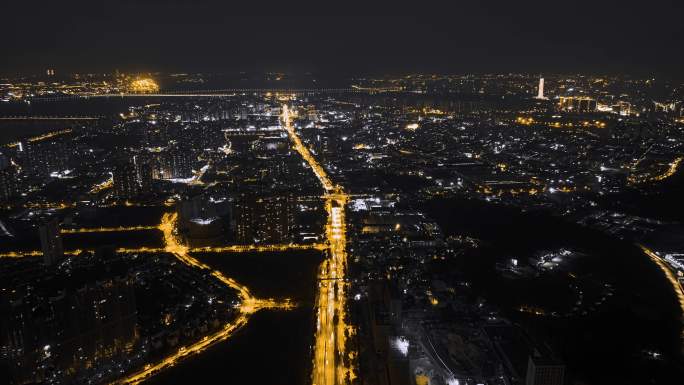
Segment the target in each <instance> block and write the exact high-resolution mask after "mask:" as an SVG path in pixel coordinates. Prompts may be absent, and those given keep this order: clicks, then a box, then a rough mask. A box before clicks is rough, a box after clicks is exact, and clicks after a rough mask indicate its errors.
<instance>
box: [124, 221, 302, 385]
mask: <svg viewBox="0 0 684 385" xmlns="http://www.w3.org/2000/svg"><path fill="white" fill-rule="evenodd" d="M177 220H178V215H177V214H175V213H173V214H171V213H166V214H164V216H163V217H162V220H161V223H160V224H159V230H161V231H162V233H163V234H164V244H165V246H164V251H166V252H168V253H171V254H173V255H174V256H176V258H178V259H179V260H180V261H182V262H183V263H185V264H187V265H189V266H192V267H195V268H198V269H201V270H205V271H208V272H209V273H210V274H211V275H212V276H213V277H214V278H216V279H218V280H219V281H221V282H222V283H223V284H225V285H226V286H228V287H230V288H232V289H234V290H236V291H237V292H238V296H239V297H240V306H239V307H238V308H237V309H236V310H237V311H238V315H237V317H236V318H235V319H234V320H233V321H231V322H228V323H226V324H225V325H224V326H223V328H221V330H219V331H218V332H216V333H214V334H210V335H207V336H204V337H203V338H202V339H201V340H200V341H198V342H195V343H194V344H191V345H189V346H182V347H180V348H179V349H178V350H177V351H176V352H174V353H172V354H171V355H169V356H168V357H166V358H163V359H161V360H160V361H158V362H156V363H153V364H147V365H145V367H144V368H143V369H142V370H140V371H138V372H136V373H133V374H130V375H128V376H127V377H125V378H122V379H121V380H119V381H117V382H115V383H116V384H138V383H140V382H142V381H144V380H146V379H148V378H150V377H152V376H153V375H155V374H157V373H158V372H160V371H161V370H164V369H167V368H169V367H172V366H174V365H175V364H177V363H178V362H179V361H181V360H183V359H186V358H188V357H191V356H194V355H196V354H199V353H201V352H202V351H204V350H206V349H207V348H209V347H210V346H212V345H214V344H216V343H217V342H220V341H224V340H226V339H227V338H229V337H230V336H232V335H233V334H234V333H235V332H236V331H237V330H239V329H240V328H242V327H243V326H245V325H246V324H247V321H248V320H249V317H250V316H251V315H252V314H254V313H255V312H257V311H258V310H261V309H265V308H279V309H290V308H292V306H293V304H292V303H291V302H290V301H289V300H285V301H276V300H273V299H257V298H255V297H253V296H252V294H251V293H250V292H249V289H248V288H247V287H246V286H243V285H240V284H239V283H237V282H236V281H235V280H233V279H232V278H228V277H226V276H225V275H224V274H223V273H221V272H220V271H218V270H213V269H212V268H210V267H209V266H208V265H206V264H204V263H202V262H200V261H199V260H197V259H195V258H194V257H192V256H190V250H189V248H188V247H187V246H184V245H182V244H181V243H180V242H178V240H177V238H176V235H175V234H174V230H175V228H176V222H177Z"/></svg>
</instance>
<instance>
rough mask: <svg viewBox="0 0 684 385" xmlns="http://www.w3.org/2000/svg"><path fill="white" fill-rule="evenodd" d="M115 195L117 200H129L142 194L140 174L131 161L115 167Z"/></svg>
mask: <svg viewBox="0 0 684 385" xmlns="http://www.w3.org/2000/svg"><path fill="white" fill-rule="evenodd" d="M112 174H113V177H114V194H115V196H116V198H117V199H129V198H133V197H135V196H138V195H139V194H140V192H141V187H140V183H138V173H137V171H136V168H135V165H134V164H133V163H132V162H130V161H127V160H126V161H122V162H120V163H118V164H117V165H116V166H114V171H113V173H112Z"/></svg>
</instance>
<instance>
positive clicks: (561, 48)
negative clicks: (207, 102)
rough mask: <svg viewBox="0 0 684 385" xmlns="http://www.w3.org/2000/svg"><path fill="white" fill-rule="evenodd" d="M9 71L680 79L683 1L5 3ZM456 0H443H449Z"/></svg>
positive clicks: (3, 63)
mask: <svg viewBox="0 0 684 385" xmlns="http://www.w3.org/2000/svg"><path fill="white" fill-rule="evenodd" d="M2 3H3V4H2V5H0V14H1V15H2V16H3V17H2V22H1V23H0V30H1V31H2V38H0V49H1V50H2V52H3V59H2V60H0V73H4V74H9V75H11V74H15V73H31V72H36V71H44V70H45V69H46V68H55V69H57V70H58V71H59V72H62V73H64V72H70V71H113V70H114V69H120V70H123V71H218V72H220V71H236V70H246V71H253V70H281V71H291V72H304V71H313V72H319V73H329V74H344V75H347V74H365V73H369V74H378V73H405V72H412V71H434V72H443V73H461V72H489V71H495V72H508V71H515V72H529V73H532V72H534V73H537V72H539V73H544V72H545V73H549V72H569V73H579V72H584V73H598V74H604V73H609V74H610V73H618V74H619V73H632V74H636V75H665V76H668V77H677V78H681V77H682V76H683V75H682V72H683V71H682V68H684V22H683V21H682V20H683V17H684V2H683V1H664V0H653V1H639V2H634V1H602V0H594V1H585V0H574V1H545V2H541V1H526V2H525V4H524V5H521V4H520V3H521V1H468V2H467V3H468V4H467V5H465V4H460V3H465V2H462V1H448V3H454V5H450V6H444V5H439V3H437V2H426V1H416V2H414V3H413V4H411V5H410V6H409V5H401V6H400V5H397V4H396V3H394V4H393V3H391V2H384V3H383V4H384V5H379V4H378V5H369V3H370V1H345V2H337V1H336V2H331V1H327V2H324V1H319V2H309V4H308V5H302V4H301V3H298V4H297V5H294V3H280V4H277V5H276V4H274V3H272V2H263V1H251V2H248V4H249V5H240V6H238V5H236V4H233V3H234V2H233V1H223V2H212V3H203V5H197V4H195V5H192V4H190V2H178V1H177V2H169V1H147V2H144V4H141V2H133V1H90V2H73V1H50V2H49V5H48V4H40V3H48V2H35V1H21V2H14V1H3V2H2ZM444 3H447V1H444Z"/></svg>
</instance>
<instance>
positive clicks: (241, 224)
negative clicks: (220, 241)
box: [235, 194, 295, 243]
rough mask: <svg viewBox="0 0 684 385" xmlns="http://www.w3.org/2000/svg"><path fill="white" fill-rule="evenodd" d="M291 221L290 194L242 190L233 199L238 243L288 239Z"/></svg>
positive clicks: (283, 240)
mask: <svg viewBox="0 0 684 385" xmlns="http://www.w3.org/2000/svg"><path fill="white" fill-rule="evenodd" d="M294 221H295V218H294V200H293V198H292V197H291V196H271V197H257V196H254V195H249V194H244V195H242V196H240V197H239V198H238V199H237V201H236V203H235V238H236V241H237V242H238V243H254V242H261V243H283V242H290V238H291V235H292V234H291V233H292V228H293V227H294Z"/></svg>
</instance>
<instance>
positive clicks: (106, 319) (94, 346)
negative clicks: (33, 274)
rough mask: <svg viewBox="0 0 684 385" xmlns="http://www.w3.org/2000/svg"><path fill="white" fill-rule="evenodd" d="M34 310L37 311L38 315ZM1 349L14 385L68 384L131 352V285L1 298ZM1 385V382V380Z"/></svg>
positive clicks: (119, 281) (119, 282)
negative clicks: (58, 380) (58, 378)
mask: <svg viewBox="0 0 684 385" xmlns="http://www.w3.org/2000/svg"><path fill="white" fill-rule="evenodd" d="M37 309H39V310H38V311H37ZM0 314H2V317H0V330H1V331H2V333H0V347H2V348H4V349H3V353H4V357H2V358H4V359H5V360H4V362H5V364H6V369H7V370H9V372H10V374H11V375H12V377H13V378H14V380H15V381H16V382H14V383H18V384H27V383H48V382H51V381H49V380H48V379H50V378H51V375H52V374H53V373H55V372H59V373H62V374H64V375H65V377H64V378H63V380H62V381H63V383H77V382H79V381H76V379H75V378H69V377H71V376H75V375H77V373H79V372H80V373H83V371H85V370H88V369H89V368H92V367H93V366H96V365H97V364H99V363H102V362H104V363H105V365H107V364H110V365H111V362H112V361H113V359H114V358H115V357H117V356H118V355H120V354H121V353H122V352H125V351H127V350H130V349H131V347H132V346H133V344H134V343H135V342H136V340H137V338H138V334H137V332H136V320H137V314H136V302H135V287H134V280H133V279H132V278H131V277H129V276H123V277H117V278H113V279H105V280H99V281H97V282H94V281H93V282H86V283H84V284H83V286H79V287H75V288H73V289H69V290H59V291H56V292H55V291H50V292H44V291H43V292H41V290H40V289H34V290H31V291H29V292H25V291H23V290H21V289H19V290H16V292H15V293H13V294H12V295H11V296H0ZM3 379H4V377H3Z"/></svg>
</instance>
